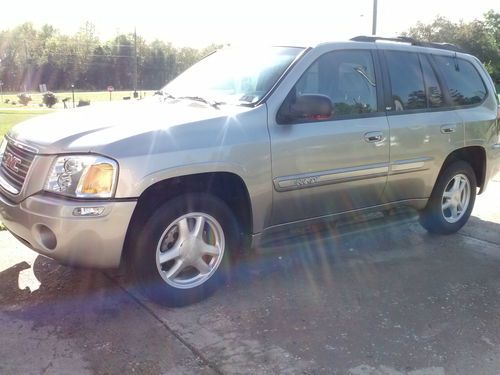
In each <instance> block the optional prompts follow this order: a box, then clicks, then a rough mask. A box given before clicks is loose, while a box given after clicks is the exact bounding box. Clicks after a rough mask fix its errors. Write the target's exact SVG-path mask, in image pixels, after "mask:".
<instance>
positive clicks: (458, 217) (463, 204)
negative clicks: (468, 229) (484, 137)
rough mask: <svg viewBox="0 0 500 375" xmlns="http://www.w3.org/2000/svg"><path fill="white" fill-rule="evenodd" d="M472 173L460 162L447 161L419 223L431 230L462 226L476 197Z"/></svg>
mask: <svg viewBox="0 0 500 375" xmlns="http://www.w3.org/2000/svg"><path fill="white" fill-rule="evenodd" d="M476 189H477V185H476V175H475V174H474V171H473V169H472V167H471V166H470V165H469V164H468V163H466V162H464V161H456V162H454V163H452V164H450V165H449V166H448V167H447V168H446V170H444V172H443V173H442V174H441V175H440V176H439V177H438V180H437V181H436V185H435V186H434V189H433V191H432V194H431V197H430V198H429V201H428V203H427V206H426V207H425V208H424V209H423V210H422V211H421V212H420V224H422V226H423V227H424V228H425V229H427V230H428V231H429V232H432V233H439V234H451V233H455V232H456V231H458V230H459V229H460V228H462V227H463V226H464V225H465V223H466V222H467V220H469V217H470V214H471V212H472V209H473V207H474V202H475V200H476Z"/></svg>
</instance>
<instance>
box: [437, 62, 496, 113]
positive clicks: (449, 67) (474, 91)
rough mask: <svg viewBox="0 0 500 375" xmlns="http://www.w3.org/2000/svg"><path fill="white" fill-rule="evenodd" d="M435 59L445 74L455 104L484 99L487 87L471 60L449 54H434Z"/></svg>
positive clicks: (461, 104)
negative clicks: (449, 55)
mask: <svg viewBox="0 0 500 375" xmlns="http://www.w3.org/2000/svg"><path fill="white" fill-rule="evenodd" d="M434 60H435V62H436V65H437V66H438V68H439V69H440V70H441V73H442V74H443V76H444V80H445V82H446V85H447V86H448V90H449V93H450V96H451V99H452V102H453V105H455V106H463V105H471V104H477V103H481V102H482V101H483V100H484V98H485V97H486V88H485V86H484V83H483V80H482V79H481V77H480V76H479V73H478V72H477V70H476V69H475V68H474V66H473V65H472V64H471V63H470V62H468V61H466V60H463V59H459V58H455V57H448V56H434Z"/></svg>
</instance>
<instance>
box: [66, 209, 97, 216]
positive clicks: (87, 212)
mask: <svg viewBox="0 0 500 375" xmlns="http://www.w3.org/2000/svg"><path fill="white" fill-rule="evenodd" d="M103 212H104V207H77V208H75V209H74V210H73V216H100V215H101V214H102V213H103Z"/></svg>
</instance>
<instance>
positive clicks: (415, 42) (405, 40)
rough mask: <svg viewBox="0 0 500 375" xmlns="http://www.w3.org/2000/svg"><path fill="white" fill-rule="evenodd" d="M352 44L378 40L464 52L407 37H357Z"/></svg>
mask: <svg viewBox="0 0 500 375" xmlns="http://www.w3.org/2000/svg"><path fill="white" fill-rule="evenodd" d="M351 40H352V41H353V42H376V41H378V40H382V41H388V42H398V43H408V44H411V45H412V46H420V47H429V48H438V49H444V50H447V51H453V52H464V50H463V49H462V48H460V47H459V46H457V45H455V44H451V43H434V42H421V41H419V40H416V39H414V38H410V37H408V36H398V37H396V38H384V37H381V36H366V35H359V36H356V37H354V38H352V39H351Z"/></svg>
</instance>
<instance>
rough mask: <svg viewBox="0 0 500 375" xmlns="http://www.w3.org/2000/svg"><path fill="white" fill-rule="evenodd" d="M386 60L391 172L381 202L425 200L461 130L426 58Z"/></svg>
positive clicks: (394, 54) (393, 53)
mask: <svg viewBox="0 0 500 375" xmlns="http://www.w3.org/2000/svg"><path fill="white" fill-rule="evenodd" d="M381 60H382V61H385V64H383V65H384V67H385V68H384V73H385V74H384V81H385V88H386V95H385V97H386V111H387V119H388V122H389V128H390V169H389V177H388V181H387V186H386V189H385V191H384V196H383V200H384V202H394V201H401V200H406V199H419V198H427V197H429V196H430V194H431V192H432V188H433V186H434V182H435V179H436V177H437V175H438V173H439V170H440V168H441V165H442V163H443V161H444V159H445V158H446V156H447V155H448V154H449V153H450V152H452V151H453V150H454V149H456V148H459V147H463V145H464V126H463V122H462V120H461V119H460V117H459V116H458V115H457V113H456V112H455V111H454V110H453V107H452V106H451V104H450V98H449V94H448V93H447V92H445V90H444V89H443V86H444V85H443V83H442V82H441V80H440V78H439V75H438V74H436V69H435V67H434V65H433V63H432V61H431V60H430V58H429V56H428V55H426V54H420V53H416V52H409V51H406V50H405V51H401V50H384V51H381Z"/></svg>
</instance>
